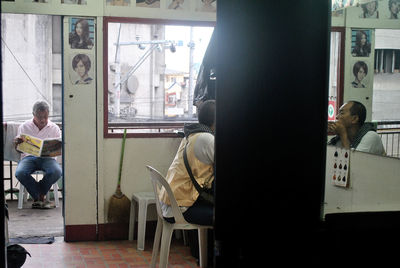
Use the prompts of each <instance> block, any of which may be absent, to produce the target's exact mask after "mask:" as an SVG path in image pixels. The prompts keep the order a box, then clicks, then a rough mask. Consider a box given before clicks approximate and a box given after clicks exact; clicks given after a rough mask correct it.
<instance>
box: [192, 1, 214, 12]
mask: <svg viewBox="0 0 400 268" xmlns="http://www.w3.org/2000/svg"><path fill="white" fill-rule="evenodd" d="M196 11H198V12H217V0H197V6H196Z"/></svg>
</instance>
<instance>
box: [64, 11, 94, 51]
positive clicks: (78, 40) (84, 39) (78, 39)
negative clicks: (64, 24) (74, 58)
mask: <svg viewBox="0 0 400 268" xmlns="http://www.w3.org/2000/svg"><path fill="white" fill-rule="evenodd" d="M70 29H71V31H70V33H69V44H70V45H71V48H79V49H92V47H93V32H94V21H93V20H90V19H81V18H71V19H70Z"/></svg>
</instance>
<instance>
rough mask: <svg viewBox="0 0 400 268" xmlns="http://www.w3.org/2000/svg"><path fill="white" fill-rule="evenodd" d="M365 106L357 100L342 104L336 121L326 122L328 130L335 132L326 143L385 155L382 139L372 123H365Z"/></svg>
mask: <svg viewBox="0 0 400 268" xmlns="http://www.w3.org/2000/svg"><path fill="white" fill-rule="evenodd" d="M366 114H367V112H366V109H365V106H364V105H363V104H362V103H360V102H358V101H349V102H347V103H345V104H343V105H342V107H340V109H339V113H338V115H337V116H336V119H337V121H336V122H329V123H328V132H330V133H333V134H335V135H336V136H335V137H334V138H332V139H331V140H330V141H329V142H328V145H336V146H340V147H344V148H346V149H350V148H352V149H355V150H357V151H361V152H367V153H372V154H377V155H385V149H384V147H383V144H382V140H381V138H380V137H379V135H378V134H377V133H376V129H375V127H374V125H373V124H372V123H365V118H366Z"/></svg>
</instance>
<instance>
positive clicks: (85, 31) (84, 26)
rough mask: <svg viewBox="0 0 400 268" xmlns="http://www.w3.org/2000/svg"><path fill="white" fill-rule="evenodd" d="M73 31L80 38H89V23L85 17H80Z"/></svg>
mask: <svg viewBox="0 0 400 268" xmlns="http://www.w3.org/2000/svg"><path fill="white" fill-rule="evenodd" d="M75 33H76V34H77V35H78V36H79V37H80V38H81V39H82V40H88V39H89V23H88V21H87V20H85V19H80V20H78V21H77V22H76V23H75Z"/></svg>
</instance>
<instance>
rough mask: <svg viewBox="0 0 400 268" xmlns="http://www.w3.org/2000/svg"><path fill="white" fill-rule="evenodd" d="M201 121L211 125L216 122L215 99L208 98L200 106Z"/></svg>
mask: <svg viewBox="0 0 400 268" xmlns="http://www.w3.org/2000/svg"><path fill="white" fill-rule="evenodd" d="M198 118H199V123H200V124H203V125H206V126H208V127H211V126H212V125H213V124H214V122H215V100H207V101H205V102H203V103H202V104H201V105H200V107H199V115H198Z"/></svg>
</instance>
